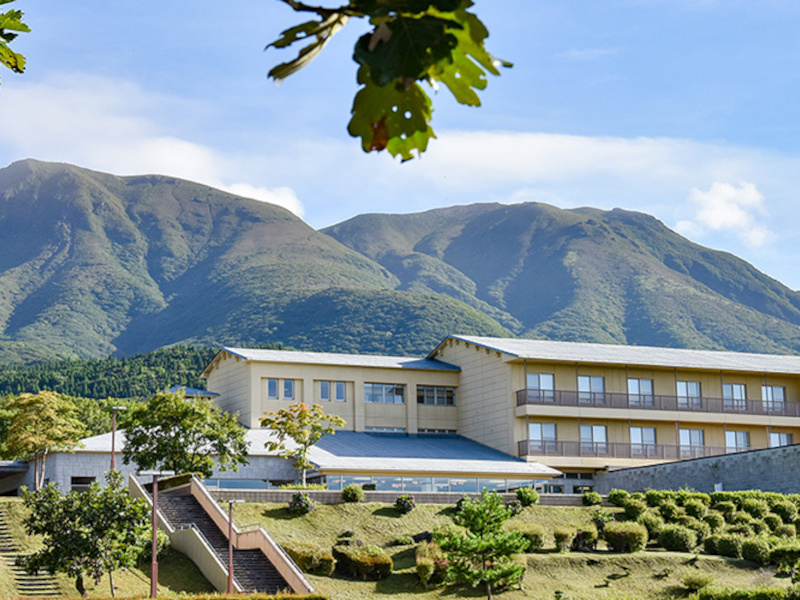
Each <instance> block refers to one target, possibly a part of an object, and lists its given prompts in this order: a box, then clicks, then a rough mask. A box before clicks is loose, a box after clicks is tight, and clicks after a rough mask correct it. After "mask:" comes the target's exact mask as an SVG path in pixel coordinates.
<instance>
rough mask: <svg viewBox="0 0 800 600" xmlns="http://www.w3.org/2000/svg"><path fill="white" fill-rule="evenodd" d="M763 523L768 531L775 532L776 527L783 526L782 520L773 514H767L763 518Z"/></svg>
mask: <svg viewBox="0 0 800 600" xmlns="http://www.w3.org/2000/svg"><path fill="white" fill-rule="evenodd" d="M763 521H764V523H766V525H767V527H769V530H770V531H775V530H776V529H777V528H778V527H780V526H781V525H783V519H781V518H780V517H779V516H778V515H776V514H773V513H769V514H768V515H767V516H766V517H764V519H763Z"/></svg>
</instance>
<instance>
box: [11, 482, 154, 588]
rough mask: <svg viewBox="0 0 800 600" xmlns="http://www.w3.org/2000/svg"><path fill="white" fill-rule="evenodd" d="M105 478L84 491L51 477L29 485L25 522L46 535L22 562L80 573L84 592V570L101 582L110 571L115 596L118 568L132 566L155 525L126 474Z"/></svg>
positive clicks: (32, 569) (32, 567)
mask: <svg viewBox="0 0 800 600" xmlns="http://www.w3.org/2000/svg"><path fill="white" fill-rule="evenodd" d="M106 482H107V485H106V486H105V487H103V486H101V485H100V484H99V483H97V482H95V483H93V484H92V485H90V486H89V489H88V490H87V491H85V492H83V493H79V492H74V491H73V492H70V493H68V494H62V493H61V492H60V491H59V489H58V486H57V485H55V484H52V483H51V484H49V485H47V486H46V487H44V488H43V489H41V490H38V491H36V492H28V491H26V492H25V494H24V503H25V506H26V507H27V508H28V509H29V511H30V513H29V514H28V515H27V516H26V517H25V519H24V520H23V525H24V526H25V529H26V531H27V532H28V533H29V534H30V535H41V536H43V545H44V547H43V548H42V549H41V550H39V551H38V552H35V553H34V554H31V555H29V556H21V557H20V558H19V559H18V564H20V565H21V566H23V567H25V569H26V570H27V571H28V572H29V573H35V572H37V571H39V570H46V571H48V572H50V573H51V574H52V573H56V572H63V573H67V574H68V575H69V576H70V577H74V578H75V588H76V589H77V590H78V592H79V593H80V594H81V596H85V595H86V588H85V585H84V576H88V577H92V578H93V579H94V582H95V584H97V583H98V582H99V581H100V578H101V577H102V576H103V575H104V574H105V573H108V574H109V582H110V585H111V595H112V596H114V594H115V590H114V571H115V570H117V569H119V568H122V567H130V566H133V564H134V563H135V561H136V559H137V558H138V556H139V555H140V554H141V552H142V551H143V550H144V548H145V547H146V545H147V544H146V541H147V539H149V538H150V534H151V529H150V528H149V527H148V518H147V517H148V512H149V511H148V507H147V503H146V502H144V501H143V500H138V499H135V498H133V497H132V496H131V495H130V494H128V492H127V490H126V489H125V488H124V487H123V484H122V475H121V474H120V473H119V472H118V471H112V472H109V473H107V474H106Z"/></svg>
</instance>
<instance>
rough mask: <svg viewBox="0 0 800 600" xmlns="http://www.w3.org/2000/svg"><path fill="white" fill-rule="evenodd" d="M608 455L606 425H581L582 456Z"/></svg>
mask: <svg viewBox="0 0 800 600" xmlns="http://www.w3.org/2000/svg"><path fill="white" fill-rule="evenodd" d="M607 453H608V445H607V444H606V426H605V425H581V454H588V455H590V456H591V455H595V456H599V455H602V454H607Z"/></svg>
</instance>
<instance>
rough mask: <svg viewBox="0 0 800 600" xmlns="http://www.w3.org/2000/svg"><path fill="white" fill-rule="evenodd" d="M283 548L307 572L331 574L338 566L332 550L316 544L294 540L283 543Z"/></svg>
mask: <svg viewBox="0 0 800 600" xmlns="http://www.w3.org/2000/svg"><path fill="white" fill-rule="evenodd" d="M283 549H284V550H286V553H287V554H288V555H289V556H291V557H292V560H293V561H294V562H295V563H297V566H298V567H300V568H301V569H302V570H303V571H304V572H306V573H313V574H314V575H326V576H329V575H332V574H333V570H334V568H335V567H336V561H335V560H334V558H333V555H332V554H331V553H330V551H329V550H323V549H322V548H320V547H319V546H317V545H315V544H311V543H309V542H295V541H292V542H286V543H285V544H283Z"/></svg>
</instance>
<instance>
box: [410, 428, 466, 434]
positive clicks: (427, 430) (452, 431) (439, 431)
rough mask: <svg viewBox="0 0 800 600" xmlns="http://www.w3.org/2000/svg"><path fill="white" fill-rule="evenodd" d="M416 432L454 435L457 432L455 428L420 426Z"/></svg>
mask: <svg viewBox="0 0 800 600" xmlns="http://www.w3.org/2000/svg"><path fill="white" fill-rule="evenodd" d="M417 433H419V434H420V435H455V434H456V433H457V432H456V430H455V429H433V428H422V429H419V430H417Z"/></svg>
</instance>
